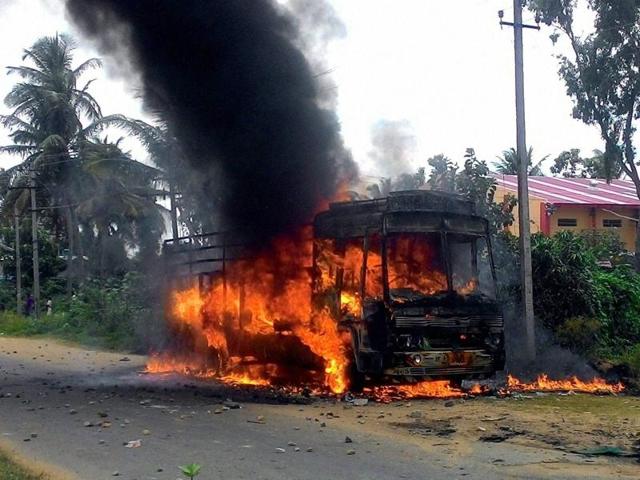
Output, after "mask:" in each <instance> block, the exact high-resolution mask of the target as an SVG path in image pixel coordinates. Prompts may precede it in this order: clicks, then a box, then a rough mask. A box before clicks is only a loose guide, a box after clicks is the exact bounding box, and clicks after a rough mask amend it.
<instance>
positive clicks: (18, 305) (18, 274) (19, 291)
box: [13, 204, 22, 315]
mask: <svg viewBox="0 0 640 480" xmlns="http://www.w3.org/2000/svg"><path fill="white" fill-rule="evenodd" d="M13 218H14V228H15V229H16V312H18V315H20V314H21V313H22V257H21V255H20V212H19V210H18V205H17V204H14V205H13Z"/></svg>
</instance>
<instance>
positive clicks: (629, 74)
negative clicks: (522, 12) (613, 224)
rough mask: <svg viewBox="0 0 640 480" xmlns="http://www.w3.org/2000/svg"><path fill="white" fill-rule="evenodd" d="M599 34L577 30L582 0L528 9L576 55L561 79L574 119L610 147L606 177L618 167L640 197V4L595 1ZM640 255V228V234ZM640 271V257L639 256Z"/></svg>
mask: <svg viewBox="0 0 640 480" xmlns="http://www.w3.org/2000/svg"><path fill="white" fill-rule="evenodd" d="M587 5H588V7H589V9H590V10H591V11H592V13H593V14H594V16H595V21H594V27H595V30H594V31H593V32H592V33H590V34H588V35H585V36H583V37H580V36H578V34H577V33H576V30H575V28H574V17H575V15H574V14H575V10H576V7H577V0H532V1H531V2H529V4H528V6H529V8H530V9H531V10H533V11H534V12H535V13H537V14H538V15H540V17H541V18H542V20H543V21H544V23H546V24H547V25H550V26H553V27H554V33H553V34H552V35H551V39H552V41H554V42H555V41H557V40H558V39H559V38H560V36H562V37H563V38H566V39H567V40H568V42H569V45H570V46H571V52H572V53H571V55H570V56H566V55H560V56H559V58H560V70H559V74H560V77H561V78H562V79H563V80H564V82H565V85H566V87H567V92H568V94H569V96H570V97H571V98H572V100H573V104H574V108H573V116H574V117H575V118H577V119H580V120H582V121H583V122H585V123H586V124H588V125H595V126H597V127H598V129H599V130H600V135H601V137H602V139H603V141H604V144H605V150H604V157H603V160H604V170H605V172H604V173H605V174H606V175H605V177H606V178H612V177H613V176H614V172H615V168H614V166H618V167H619V168H620V169H621V170H622V172H623V173H625V174H626V175H627V176H628V177H629V178H630V179H631V180H632V181H633V183H634V185H635V189H636V193H637V195H638V197H639V198H640V172H639V171H638V165H637V161H636V149H635V147H634V144H633V137H634V133H635V131H636V128H637V120H638V117H639V114H640V1H638V0H618V1H615V2H613V1H610V0H589V2H587ZM636 251H640V224H638V235H636ZM636 259H637V260H636V261H637V264H636V267H637V268H640V256H636Z"/></svg>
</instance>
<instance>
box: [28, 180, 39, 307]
mask: <svg viewBox="0 0 640 480" xmlns="http://www.w3.org/2000/svg"><path fill="white" fill-rule="evenodd" d="M29 190H30V192H31V237H32V239H31V240H32V248H33V303H34V314H35V317H36V318H38V317H39V316H40V258H39V255H38V212H37V211H36V180H35V172H34V171H32V172H31V174H30V182H29Z"/></svg>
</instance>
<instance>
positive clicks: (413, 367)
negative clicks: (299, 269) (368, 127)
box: [314, 191, 504, 381]
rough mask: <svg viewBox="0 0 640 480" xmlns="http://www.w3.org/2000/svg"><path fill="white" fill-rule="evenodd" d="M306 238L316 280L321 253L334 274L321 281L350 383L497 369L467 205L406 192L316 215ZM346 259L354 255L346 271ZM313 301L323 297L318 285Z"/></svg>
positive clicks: (494, 330) (481, 225) (489, 292)
mask: <svg viewBox="0 0 640 480" xmlns="http://www.w3.org/2000/svg"><path fill="white" fill-rule="evenodd" d="M314 236H315V239H316V245H317V246H318V247H319V248H316V250H315V253H314V266H315V268H316V279H317V278H322V277H323V275H326V274H327V272H326V271H325V272H323V271H322V270H323V268H326V267H325V266H324V265H323V262H325V260H324V259H323V253H324V252H323V251H322V249H323V248H325V249H327V248H328V249H329V250H330V252H329V254H330V256H331V257H332V258H333V259H335V260H334V261H333V264H334V266H335V265H341V266H339V267H338V268H335V269H334V270H333V271H331V265H330V266H329V270H330V272H329V274H330V275H333V276H334V278H335V281H334V282H330V283H333V284H334V285H335V289H336V292H335V294H336V295H335V297H336V298H340V315H339V317H340V322H341V324H342V325H343V326H344V328H347V329H348V330H349V331H350V332H351V339H352V351H353V354H354V358H353V369H352V377H353V379H355V380H356V381H358V380H362V377H363V376H364V375H365V374H366V375H370V376H383V375H384V376H387V375H391V376H395V377H419V378H424V377H428V378H449V379H451V378H453V379H456V378H458V379H464V378H484V377H488V376H491V375H492V374H494V373H495V372H496V371H498V370H502V368H503V367H504V325H503V317H502V314H501V310H500V307H499V305H498V303H497V301H496V297H495V294H496V291H495V289H496V287H495V284H496V282H495V280H496V279H495V268H494V264H493V257H492V253H491V243H490V238H489V231H488V223H487V220H486V219H484V218H482V217H480V216H477V215H476V214H475V207H474V204H473V202H471V201H468V200H466V199H465V198H464V197H461V196H457V195H451V194H443V193H439V192H432V191H411V192H398V193H392V194H391V195H390V196H389V197H387V198H382V199H377V200H367V201H356V202H344V203H334V204H332V205H331V206H330V208H329V210H328V211H326V212H322V213H320V214H319V215H317V216H316V218H315V222H314ZM353 251H356V252H357V251H359V252H362V253H361V255H355V257H356V260H357V261H356V264H355V265H353V264H352V265H349V264H350V262H349V257H351V258H350V260H354V258H353V257H354V255H353V254H352V253H351V252H353ZM345 259H346V260H345ZM336 260H337V261H336ZM341 260H342V261H341ZM326 263H329V264H330V263H331V262H330V261H329V262H326ZM357 263H360V265H359V266H360V272H354V271H353V267H355V268H357V267H358V265H357ZM350 268H351V271H350ZM317 283H322V282H317ZM314 292H315V294H316V295H319V296H321V297H324V298H326V297H327V295H326V292H324V291H323V289H322V287H319V286H318V285H316V286H315V288H314ZM360 299H362V300H360ZM354 300H355V304H356V305H355V308H353V307H354V305H353V303H354ZM334 301H335V302H337V300H334Z"/></svg>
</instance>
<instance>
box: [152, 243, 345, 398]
mask: <svg viewBox="0 0 640 480" xmlns="http://www.w3.org/2000/svg"><path fill="white" fill-rule="evenodd" d="M310 246H311V243H310V242H309V241H308V240H306V239H304V237H303V235H302V234H300V235H298V236H294V237H286V238H280V239H278V240H277V241H276V242H275V243H274V246H273V248H271V249H269V250H268V251H265V252H264V253H263V254H261V255H259V256H258V257H257V258H254V259H252V260H251V261H248V260H238V261H233V262H229V263H228V266H227V271H226V272H225V275H224V277H222V276H221V275H220V276H218V278H216V279H214V280H213V282H212V283H211V285H210V286H209V287H208V288H207V289H206V290H205V291H203V292H200V290H199V288H198V287H193V288H190V289H187V290H183V291H178V292H174V294H173V299H172V300H173V302H172V303H173V308H172V314H173V322H174V327H176V328H177V329H179V330H180V329H182V330H186V331H188V332H189V333H190V336H191V338H193V339H194V342H195V345H193V346H192V348H190V349H189V350H193V351H192V352H190V353H191V354H195V356H196V358H197V360H196V361H194V360H190V361H188V362H179V361H175V360H172V359H164V358H162V360H160V359H158V358H156V359H154V360H152V361H151V362H150V364H149V367H148V371H153V372H163V371H167V370H174V371H180V372H185V371H189V372H194V371H200V372H204V373H201V374H202V375H205V376H213V375H216V376H218V377H220V378H221V379H222V380H223V381H228V382H231V383H242V384H253V385H263V384H265V385H266V384H268V383H269V379H270V377H272V376H275V374H274V373H273V372H269V371H267V370H266V369H265V368H257V367H256V368H248V367H247V365H246V364H245V363H246V362H248V361H249V360H248V358H247V357H250V356H252V355H254V354H255V353H256V352H252V351H251V349H255V350H259V351H262V350H264V349H265V348H269V349H271V350H272V351H274V352H275V353H276V354H278V355H283V356H285V357H286V355H287V354H288V352H287V351H283V350H285V349H284V348H283V347H281V346H280V345H279V344H281V343H284V342H285V341H287V340H290V338H288V337H291V336H293V337H296V338H297V339H298V340H299V342H300V343H301V344H302V345H303V346H305V347H306V348H307V349H308V350H307V353H306V355H307V356H309V357H313V358H316V357H319V358H320V359H321V360H322V362H323V363H324V367H322V369H321V371H320V376H321V377H322V380H321V381H322V383H324V385H325V386H326V387H328V388H329V389H330V390H331V391H332V392H334V393H342V392H344V391H345V390H346V389H347V375H346V367H347V363H348V362H347V356H346V351H347V345H348V343H347V342H346V341H345V339H343V337H342V334H341V332H339V331H338V322H337V321H336V320H335V319H334V318H333V317H332V315H331V314H330V312H329V311H328V309H327V308H322V309H314V308H313V307H312V289H311V287H312V285H311V277H310V274H309V269H308V268H305V267H304V265H305V263H306V264H309V263H310V261H311V260H310V259H311V248H310ZM260 342H262V343H260ZM286 345H291V344H290V343H286ZM258 353H260V352H258ZM296 353H298V354H304V351H302V350H300V351H299V352H298V351H296V352H291V353H290V355H295V354H296ZM314 356H315V357H314ZM289 360H290V361H291V362H292V363H294V362H295V361H296V360H297V359H295V358H289ZM307 360H309V362H311V363H313V360H312V359H311V358H310V359H307ZM266 361H267V360H266V359H264V358H263V359H262V363H264V362H266ZM198 363H199V365H198ZM249 363H256V360H255V359H252V360H251V361H250V362H249ZM257 363H260V361H258V362H257ZM208 364H210V366H207V365H208ZM239 369H240V372H238V370H239Z"/></svg>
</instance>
